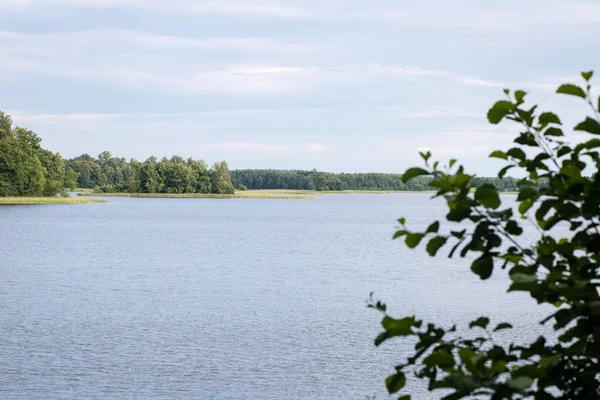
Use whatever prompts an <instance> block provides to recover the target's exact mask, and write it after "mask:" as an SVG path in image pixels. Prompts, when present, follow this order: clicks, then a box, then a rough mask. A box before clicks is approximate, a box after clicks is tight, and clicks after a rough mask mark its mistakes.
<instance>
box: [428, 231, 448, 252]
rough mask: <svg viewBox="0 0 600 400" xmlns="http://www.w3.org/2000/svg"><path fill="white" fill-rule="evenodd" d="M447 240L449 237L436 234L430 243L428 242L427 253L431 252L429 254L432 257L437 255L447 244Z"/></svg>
mask: <svg viewBox="0 0 600 400" xmlns="http://www.w3.org/2000/svg"><path fill="white" fill-rule="evenodd" d="M447 241H448V238H445V237H443V236H436V237H434V238H432V239H431V240H430V241H429V243H427V253H429V255H430V256H432V257H433V256H435V255H436V254H437V252H438V250H439V249H440V248H441V247H442V246H443V245H445V244H446V242H447Z"/></svg>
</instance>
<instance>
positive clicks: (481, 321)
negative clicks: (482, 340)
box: [469, 317, 490, 329]
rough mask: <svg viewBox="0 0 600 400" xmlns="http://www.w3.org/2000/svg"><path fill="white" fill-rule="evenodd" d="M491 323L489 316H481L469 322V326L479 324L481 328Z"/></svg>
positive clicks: (472, 326)
mask: <svg viewBox="0 0 600 400" xmlns="http://www.w3.org/2000/svg"><path fill="white" fill-rule="evenodd" d="M489 323H490V319H489V318H488V317H479V318H477V319H476V320H475V321H471V323H470V324H469V328H471V329H473V328H475V327H476V326H478V327H480V328H483V329H485V328H487V326H488V324H489Z"/></svg>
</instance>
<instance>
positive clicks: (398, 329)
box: [370, 72, 600, 400]
mask: <svg viewBox="0 0 600 400" xmlns="http://www.w3.org/2000/svg"><path fill="white" fill-rule="evenodd" d="M582 76H583V78H584V80H585V84H584V86H583V87H580V86H577V85H574V84H565V85H562V86H560V87H559V88H558V93H560V94H565V95H570V96H573V97H575V98H578V100H580V101H581V102H582V104H584V105H586V106H589V107H591V116H588V117H586V118H585V119H584V120H583V121H582V122H580V123H578V124H577V125H576V126H575V127H574V130H575V131H578V132H583V133H586V134H590V135H592V136H591V137H588V138H586V139H585V141H583V142H581V143H577V144H575V145H570V144H568V143H567V142H566V141H565V133H564V131H563V129H564V128H563V125H562V122H561V119H560V118H559V117H558V115H556V114H555V113H552V112H543V113H538V112H537V109H536V107H535V106H533V107H530V106H528V105H526V103H525V96H526V93H525V92H524V91H521V90H517V91H515V92H514V93H512V94H511V93H510V92H509V91H508V90H505V93H506V95H507V98H506V99H505V100H501V101H498V102H497V103H496V104H494V106H493V107H492V108H491V109H490V111H489V113H488V120H489V122H490V123H492V124H498V123H500V122H501V121H503V120H509V121H513V122H515V123H517V124H518V125H519V126H520V127H521V129H522V130H521V133H520V134H519V135H518V136H517V137H516V139H515V140H514V142H515V146H514V147H512V148H510V149H508V150H507V151H494V152H493V153H492V154H491V155H490V157H493V158H500V159H502V160H506V162H507V165H506V167H504V168H502V169H501V170H500V172H499V173H498V178H500V179H501V178H502V177H503V176H504V175H505V174H506V172H507V171H508V170H510V169H513V168H516V169H517V170H518V169H520V170H521V171H523V173H524V174H525V178H523V179H520V180H519V181H518V182H517V185H518V188H519V195H518V198H517V202H518V207H517V210H513V208H512V207H511V206H504V205H503V204H502V203H503V202H502V200H503V199H502V198H501V197H500V196H499V194H498V190H497V189H496V187H495V186H494V185H492V184H489V183H488V184H484V185H481V186H479V187H478V188H477V189H476V190H475V191H474V192H473V191H472V188H473V183H472V182H473V179H474V176H473V175H470V174H467V173H466V172H465V169H464V168H463V166H459V165H457V163H456V161H455V160H451V161H450V163H449V165H448V166H447V167H445V168H443V169H440V168H439V167H438V166H439V164H438V163H437V162H435V163H431V162H430V157H431V154H429V153H426V154H421V155H422V157H423V159H424V160H425V166H424V167H423V168H411V169H409V170H407V171H406V173H405V174H404V177H403V180H404V181H405V182H409V181H410V180H412V179H415V178H417V177H421V176H426V175H429V176H433V177H435V179H434V180H433V181H432V182H430V183H429V184H430V185H431V186H435V187H436V188H437V193H436V195H435V196H434V197H443V198H444V199H445V200H446V202H447V205H448V214H447V215H446V220H447V221H448V222H450V223H461V224H460V225H459V226H460V227H458V228H455V229H452V228H450V231H449V232H447V231H444V232H442V226H441V224H440V222H439V221H434V222H432V223H431V225H429V227H428V228H427V230H425V231H423V232H420V231H413V230H410V229H409V227H408V225H407V223H406V220H405V219H404V218H401V219H400V220H399V223H400V225H401V229H400V230H399V231H398V232H397V233H396V234H395V236H394V237H395V238H403V239H404V241H405V243H406V245H407V246H408V247H409V248H415V247H417V246H419V244H421V243H423V244H424V247H425V249H426V251H427V252H428V253H429V255H430V256H436V254H438V251H439V250H440V249H441V248H442V247H444V246H450V245H451V246H452V249H451V251H450V252H449V256H450V257H454V255H455V254H459V255H460V257H466V256H468V255H470V256H472V257H473V258H474V261H473V262H472V263H471V270H472V271H473V273H475V274H477V275H478V276H479V277H480V278H481V279H488V278H489V277H490V276H491V275H492V273H493V272H494V270H495V269H497V268H498V267H501V268H502V269H507V270H508V275H509V277H510V279H511V284H510V286H509V288H508V290H509V291H523V292H527V293H529V294H530V295H531V297H532V298H533V299H535V300H536V301H537V302H538V303H539V304H547V305H550V306H552V307H554V308H555V312H553V313H552V314H551V315H550V316H548V318H546V319H545V320H544V321H542V322H543V323H545V324H550V325H551V327H552V329H553V330H554V331H555V333H556V337H557V339H556V340H554V339H552V340H551V339H549V338H546V337H544V336H541V337H539V338H538V339H537V340H536V341H534V342H533V343H528V344H523V343H511V344H508V345H500V344H498V342H495V341H493V336H494V332H496V331H500V330H504V329H511V325H510V324H509V323H505V322H501V323H495V324H493V325H492V324H491V321H490V319H489V318H488V317H480V318H477V319H475V320H474V321H473V322H471V323H470V325H469V328H470V329H473V330H474V331H475V332H471V333H468V332H462V330H459V328H457V327H456V326H454V327H441V326H438V325H436V324H435V323H425V322H424V321H422V320H420V319H418V318H416V317H415V316H408V317H405V318H400V319H396V318H393V317H391V316H390V315H388V314H387V307H386V305H385V304H383V303H381V302H373V301H372V302H371V304H370V307H373V308H376V309H378V310H380V311H381V312H383V313H384V314H385V315H384V317H383V320H382V321H381V325H382V326H383V332H382V333H381V334H380V335H379V336H378V337H377V339H376V340H375V344H376V345H380V344H381V343H383V342H385V341H388V340H389V339H392V338H396V337H402V338H412V339H413V340H415V341H416V345H415V352H414V354H411V355H410V356H409V357H408V358H407V359H406V360H405V361H404V362H402V363H401V364H399V365H398V366H397V367H396V371H395V373H394V374H392V375H390V376H389V377H388V378H387V380H386V385H387V388H388V390H389V392H390V393H396V392H398V391H400V390H401V389H402V388H403V387H404V385H405V383H406V380H407V376H408V375H409V374H410V373H411V372H412V373H414V374H415V376H416V377H417V378H419V379H423V380H426V381H428V388H429V390H430V391H437V390H445V391H446V393H448V392H449V394H446V395H445V397H444V399H447V400H452V399H463V398H473V396H476V397H477V398H479V399H483V398H489V399H494V400H496V399H525V398H529V399H540V400H545V399H581V400H584V399H585V400H588V399H598V398H600V296H599V294H598V286H599V285H600V276H599V267H600V174H598V168H599V167H600V154H599V153H598V148H600V139H599V138H598V136H597V135H600V117H599V115H600V99H598V100H597V103H596V100H595V99H592V96H591V91H590V90H591V87H590V84H589V81H590V79H591V77H592V72H586V73H583V74H582ZM524 223H531V224H533V225H534V226H535V228H537V230H538V232H539V237H538V238H537V240H536V241H535V243H534V244H533V245H531V246H528V245H526V244H525V243H524V242H523V240H522V239H520V236H521V234H522V233H523V227H522V224H524ZM557 225H561V226H563V227H567V228H569V234H568V237H560V234H558V233H557V231H556V229H555V228H556V227H557ZM557 236H558V237H557ZM481 331H485V332H486V334H485V335H476V333H479V332H481ZM461 332H462V333H461ZM400 399H410V396H409V395H403V396H401V397H400Z"/></svg>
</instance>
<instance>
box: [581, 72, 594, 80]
mask: <svg viewBox="0 0 600 400" xmlns="http://www.w3.org/2000/svg"><path fill="white" fill-rule="evenodd" d="M581 76H582V77H583V79H585V80H586V81H588V82H589V81H590V79H592V76H594V71H588V72H582V73H581Z"/></svg>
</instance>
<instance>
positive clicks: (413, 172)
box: [402, 168, 429, 183]
mask: <svg viewBox="0 0 600 400" xmlns="http://www.w3.org/2000/svg"><path fill="white" fill-rule="evenodd" d="M423 175H429V171H427V170H426V169H423V168H409V169H407V170H406V172H405V173H404V174H403V175H402V182H404V183H407V182H408V181H410V180H411V179H413V178H416V177H417V176H423Z"/></svg>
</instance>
